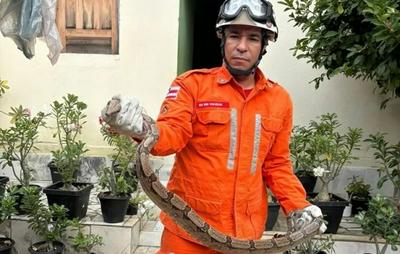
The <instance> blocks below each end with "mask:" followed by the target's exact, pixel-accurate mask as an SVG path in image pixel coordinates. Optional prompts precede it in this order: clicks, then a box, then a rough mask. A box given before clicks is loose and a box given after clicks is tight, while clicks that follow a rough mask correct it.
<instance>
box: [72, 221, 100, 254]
mask: <svg viewBox="0 0 400 254" xmlns="http://www.w3.org/2000/svg"><path fill="white" fill-rule="evenodd" d="M72 227H73V228H74V229H75V230H76V231H77V234H76V235H75V236H73V237H71V238H72V239H71V241H72V242H71V244H72V247H73V248H74V250H75V251H77V252H78V253H79V254H83V253H84V254H94V253H93V252H92V249H93V248H94V247H95V246H100V245H103V237H101V236H100V235H97V234H91V233H89V234H86V233H84V231H83V225H82V224H81V223H80V222H79V221H78V220H76V219H75V220H73V223H72Z"/></svg>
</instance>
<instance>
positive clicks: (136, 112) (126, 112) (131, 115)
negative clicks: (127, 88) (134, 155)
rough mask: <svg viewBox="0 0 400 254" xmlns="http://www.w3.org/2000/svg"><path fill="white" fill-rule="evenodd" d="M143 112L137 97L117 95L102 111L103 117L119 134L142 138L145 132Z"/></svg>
mask: <svg viewBox="0 0 400 254" xmlns="http://www.w3.org/2000/svg"><path fill="white" fill-rule="evenodd" d="M142 113H143V107H141V106H140V105H139V101H138V100H137V99H136V98H126V97H123V96H121V95H115V96H113V97H112V99H111V100H110V101H109V102H108V103H107V106H106V107H104V108H103V110H102V111H101V117H102V118H103V120H104V121H105V122H106V123H107V124H108V125H110V127H111V128H112V129H113V130H114V131H116V132H118V133H119V134H123V135H126V136H130V137H136V138H142V137H143V136H144V134H145V133H144V130H143V115H142Z"/></svg>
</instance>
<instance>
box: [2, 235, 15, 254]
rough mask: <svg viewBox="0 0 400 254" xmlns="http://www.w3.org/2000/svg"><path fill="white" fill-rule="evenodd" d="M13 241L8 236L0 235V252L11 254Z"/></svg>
mask: <svg viewBox="0 0 400 254" xmlns="http://www.w3.org/2000/svg"><path fill="white" fill-rule="evenodd" d="M14 245H15V241H14V240H13V239H11V238H8V237H0V254H11V250H12V248H13V247H14Z"/></svg>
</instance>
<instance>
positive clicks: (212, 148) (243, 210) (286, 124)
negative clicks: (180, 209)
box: [152, 67, 310, 241]
mask: <svg viewBox="0 0 400 254" xmlns="http://www.w3.org/2000/svg"><path fill="white" fill-rule="evenodd" d="M255 78H256V85H255V87H254V89H253V90H252V91H251V93H250V94H249V95H248V96H247V97H246V96H245V93H244V91H243V89H242V88H241V87H240V86H239V85H238V84H237V83H236V81H235V80H234V79H233V77H232V76H231V74H230V73H229V72H228V71H227V69H226V68H225V67H219V68H213V69H201V70H194V71H189V72H187V73H185V74H183V75H181V76H179V77H177V78H176V79H175V81H174V82H173V83H172V85H171V87H170V90H169V92H168V95H167V98H166V99H165V101H164V102H163V104H162V106H161V112H160V115H159V117H158V120H157V126H158V128H159V131H160V139H159V141H158V143H157V144H156V145H155V147H154V149H153V151H152V153H153V154H154V155H169V154H173V153H176V157H175V163H174V166H173V168H172V173H171V177H170V180H169V182H168V189H169V190H171V191H173V192H174V193H176V194H178V195H179V196H180V197H181V198H183V199H184V200H185V201H186V202H187V203H188V204H189V205H190V206H191V207H192V208H193V209H194V210H196V212H197V213H198V214H199V215H200V216H201V217H202V218H204V219H205V220H206V221H207V222H208V223H209V224H210V225H212V226H214V227H215V228H217V229H218V230H220V231H221V232H224V233H226V234H228V235H231V236H235V237H239V238H243V239H257V238H260V237H261V235H262V233H263V231H264V227H265V221H266V217H267V194H266V188H265V183H266V185H267V187H268V188H270V189H271V191H272V192H273V193H274V195H275V197H276V198H277V199H278V201H279V203H280V204H281V207H282V208H283V211H284V212H285V213H289V212H290V211H292V210H295V209H303V208H304V207H306V206H308V205H310V204H309V203H308V202H307V201H306V200H305V191H304V189H303V187H302V185H301V184H300V182H299V181H298V179H297V178H296V176H295V175H294V174H293V170H292V166H291V162H290V158H289V138H290V133H291V129H292V103H291V100H290V97H289V95H288V93H287V92H286V91H285V90H284V89H283V88H282V87H281V86H280V85H278V84H277V83H275V82H273V81H270V80H267V79H266V78H265V77H264V76H263V74H262V72H261V71H260V70H259V69H257V71H256V73H255ZM161 221H162V222H163V224H164V225H165V227H166V228H167V229H168V230H169V231H170V232H173V233H175V234H176V235H178V236H180V237H183V238H185V239H188V240H191V241H195V240H193V239H192V238H191V237H190V236H189V235H188V234H187V233H186V232H184V231H183V230H182V229H180V228H179V227H178V226H177V225H176V224H175V223H174V221H173V220H172V219H171V218H169V217H168V216H166V215H165V214H164V213H162V214H161Z"/></svg>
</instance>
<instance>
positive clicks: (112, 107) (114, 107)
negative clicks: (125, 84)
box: [105, 99, 121, 116]
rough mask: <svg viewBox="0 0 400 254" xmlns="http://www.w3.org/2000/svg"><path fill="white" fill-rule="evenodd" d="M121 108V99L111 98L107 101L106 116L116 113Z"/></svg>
mask: <svg viewBox="0 0 400 254" xmlns="http://www.w3.org/2000/svg"><path fill="white" fill-rule="evenodd" d="M120 110H121V100H119V99H111V100H110V101H108V103H107V109H106V112H105V114H106V116H111V115H112V114H115V113H118V112H119V111H120Z"/></svg>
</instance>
